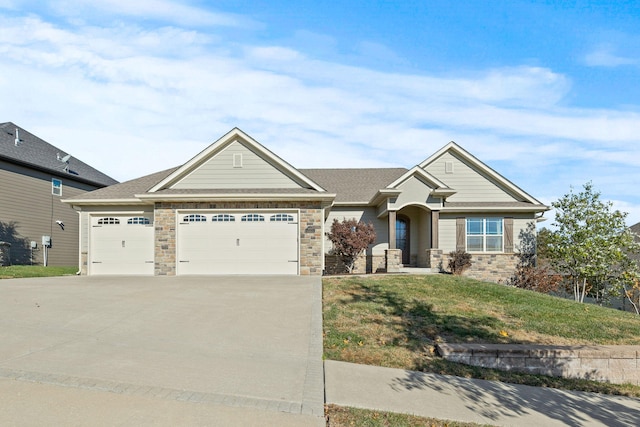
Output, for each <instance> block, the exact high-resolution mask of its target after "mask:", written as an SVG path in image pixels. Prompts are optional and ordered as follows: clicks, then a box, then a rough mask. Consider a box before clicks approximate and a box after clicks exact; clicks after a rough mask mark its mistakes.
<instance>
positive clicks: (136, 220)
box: [127, 217, 151, 225]
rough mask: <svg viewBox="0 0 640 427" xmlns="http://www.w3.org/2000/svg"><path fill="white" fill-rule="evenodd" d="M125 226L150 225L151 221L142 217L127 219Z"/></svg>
mask: <svg viewBox="0 0 640 427" xmlns="http://www.w3.org/2000/svg"><path fill="white" fill-rule="evenodd" d="M127 224H128V225H150V224H151V220H150V219H149V218H144V217H135V218H129V219H128V220H127Z"/></svg>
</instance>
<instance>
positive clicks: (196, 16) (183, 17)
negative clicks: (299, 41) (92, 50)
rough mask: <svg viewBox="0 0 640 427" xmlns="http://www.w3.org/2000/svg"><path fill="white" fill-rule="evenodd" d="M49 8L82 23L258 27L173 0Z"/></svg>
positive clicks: (95, 0)
mask: <svg viewBox="0 0 640 427" xmlns="http://www.w3.org/2000/svg"><path fill="white" fill-rule="evenodd" d="M49 6H50V7H51V8H52V9H53V11H54V13H56V14H57V15H59V16H63V17H67V18H73V19H76V20H78V19H79V20H80V22H82V21H85V20H97V19H101V20H102V19H105V18H106V17H130V18H140V19H143V20H159V21H162V22H167V23H174V24H179V25H186V26H195V27H206V26H223V27H241V26H247V25H254V23H253V22H252V21H251V20H249V19H247V18H245V17H242V16H239V15H235V14H230V13H220V12H211V11H209V10H203V9H202V8H198V7H195V6H190V5H188V4H184V2H177V1H170V0H136V1H121V0H92V1H90V2H87V1H84V0H58V1H56V2H53V3H51V4H49Z"/></svg>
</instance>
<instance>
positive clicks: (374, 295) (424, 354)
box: [323, 275, 640, 397]
mask: <svg viewBox="0 0 640 427" xmlns="http://www.w3.org/2000/svg"><path fill="white" fill-rule="evenodd" d="M323 300H324V303H323V310H324V345H325V357H326V358H327V359H334V360H342V361H347V362H354V363H362V364H369V365H377V366H387V367H392V368H402V369H410V370H417V371H424V372H434V373H440V374H446V375H457V376H461V377H467V378H481V379H489V380H497V381H505V382H511V383H518V384H528V385H534V386H541V387H555V388H563V389H574V390H583V391H593V392H600V393H608V394H622V395H629V396H638V397H640V387H636V386H630V385H615V384H606V383H599V382H594V381H584V380H571V379H564V378H553V377H545V376H539V375H530V374H520V373H513V372H502V371H497V370H491V369H483V368H477V367H473V366H467V365H462V364H457V363H452V362H448V361H446V360H444V359H442V358H440V357H438V356H437V354H436V352H435V345H436V344H437V343H438V342H442V341H444V342H450V343H505V344H506V343H520V344H527V343H529V344H549V345H572V344H575V345H578V344H635V345H638V344H640V317H639V316H636V315H634V314H631V313H625V312H621V311H618V310H612V309H608V308H604V307H598V306H594V305H586V304H578V303H574V302H573V301H568V300H564V299H561V298H556V297H551V296H548V295H542V294H539V293H535V292H531V291H524V290H521V289H515V288H510V287H506V286H503V285H496V284H492V283H485V282H479V281H476V280H473V279H468V278H461V277H455V276H450V275H428V276H366V277H343V278H327V279H324V295H323Z"/></svg>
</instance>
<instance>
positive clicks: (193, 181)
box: [171, 141, 301, 189]
mask: <svg viewBox="0 0 640 427" xmlns="http://www.w3.org/2000/svg"><path fill="white" fill-rule="evenodd" d="M234 155H236V160H235V161H236V166H237V165H238V157H237V156H238V155H240V156H241V159H242V160H241V164H242V166H241V167H234ZM171 188H174V189H211V188H218V189H220V188H228V189H237V188H301V186H300V185H299V184H298V183H296V182H295V181H294V180H292V179H291V178H289V177H288V176H287V175H285V174H284V173H282V172H281V171H280V170H278V169H277V168H275V167H274V166H273V165H272V164H270V163H269V162H267V161H266V160H264V159H263V158H262V157H260V156H258V155H257V154H256V153H254V152H253V151H251V150H250V149H248V148H247V147H245V146H244V145H242V144H241V143H239V142H237V141H236V142H233V143H231V144H230V145H229V146H228V147H226V148H225V149H223V150H222V151H220V152H219V153H218V154H216V155H215V156H214V157H213V158H211V159H209V160H208V161H207V162H205V163H203V164H202V165H200V166H199V167H198V168H197V169H195V170H194V171H193V172H191V173H190V174H189V175H187V176H186V177H184V178H183V179H181V180H180V181H178V182H177V183H175V184H174V185H173V186H172V187H171Z"/></svg>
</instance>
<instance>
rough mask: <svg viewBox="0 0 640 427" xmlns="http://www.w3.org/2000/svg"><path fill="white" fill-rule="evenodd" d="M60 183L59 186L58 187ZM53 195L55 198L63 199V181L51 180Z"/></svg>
mask: <svg viewBox="0 0 640 427" xmlns="http://www.w3.org/2000/svg"><path fill="white" fill-rule="evenodd" d="M56 183H58V185H56ZM51 194H53V195H54V196H58V197H62V180H61V179H57V178H51Z"/></svg>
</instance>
